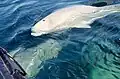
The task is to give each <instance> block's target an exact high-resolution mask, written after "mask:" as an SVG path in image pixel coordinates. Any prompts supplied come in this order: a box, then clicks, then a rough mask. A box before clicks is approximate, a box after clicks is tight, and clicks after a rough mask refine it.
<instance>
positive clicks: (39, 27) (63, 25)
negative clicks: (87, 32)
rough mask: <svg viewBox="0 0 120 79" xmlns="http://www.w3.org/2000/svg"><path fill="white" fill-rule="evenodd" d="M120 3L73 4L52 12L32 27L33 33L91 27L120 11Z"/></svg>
mask: <svg viewBox="0 0 120 79" xmlns="http://www.w3.org/2000/svg"><path fill="white" fill-rule="evenodd" d="M119 8H120V5H119V4H116V5H109V6H104V7H93V6H86V5H72V6H68V7H65V8H62V9H58V10H57V11H55V12H53V13H51V14H50V15H48V16H46V17H45V18H43V19H42V20H40V21H39V22H37V23H36V24H35V25H34V26H33V27H32V28H31V31H32V33H31V35H33V36H40V35H43V34H47V33H51V32H55V31H59V30H63V29H68V28H91V27H90V26H89V24H90V23H92V22H93V21H94V20H96V19H98V18H102V17H104V16H106V15H109V14H111V13H114V12H119V11H120V9H119Z"/></svg>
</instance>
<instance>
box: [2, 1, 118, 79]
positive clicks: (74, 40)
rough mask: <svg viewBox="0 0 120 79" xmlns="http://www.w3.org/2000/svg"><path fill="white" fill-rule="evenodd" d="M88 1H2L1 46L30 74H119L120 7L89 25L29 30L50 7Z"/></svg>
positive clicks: (79, 77) (38, 77) (36, 78)
mask: <svg viewBox="0 0 120 79" xmlns="http://www.w3.org/2000/svg"><path fill="white" fill-rule="evenodd" d="M86 1H87V0H82V1H80V0H4V1H0V38H1V39H0V46H2V47H4V48H5V49H7V50H8V51H9V52H10V54H11V55H13V57H14V58H15V59H16V60H17V61H18V62H19V63H20V64H21V65H22V67H23V68H24V69H25V70H26V72H27V73H28V75H27V76H28V77H29V78H31V79H120V13H119V12H118V13H113V14H110V15H108V16H106V17H104V18H101V19H97V20H96V21H94V22H93V23H91V27H92V28H91V29H71V30H65V31H62V32H58V33H54V34H48V35H43V36H40V37H33V36H31V35H30V33H31V31H30V28H31V27H32V26H33V25H34V24H35V23H36V22H37V21H39V20H40V19H42V18H43V17H45V16H47V15H48V14H50V13H51V12H52V11H54V10H56V9H58V8H61V7H65V6H68V5H71V4H88V3H87V2H86ZM115 3H117V2H115Z"/></svg>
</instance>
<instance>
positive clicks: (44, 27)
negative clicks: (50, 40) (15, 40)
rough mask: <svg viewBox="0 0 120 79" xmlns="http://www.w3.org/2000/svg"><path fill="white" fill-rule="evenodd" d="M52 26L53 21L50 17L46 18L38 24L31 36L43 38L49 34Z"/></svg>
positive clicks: (33, 28) (32, 30) (32, 29)
mask: <svg viewBox="0 0 120 79" xmlns="http://www.w3.org/2000/svg"><path fill="white" fill-rule="evenodd" d="M51 26H52V21H51V19H50V18H49V17H45V18H43V19H42V20H40V21H39V22H37V23H36V24H35V25H34V26H33V27H32V28H31V35H33V36H41V35H43V34H47V33H48V32H49V31H50V29H51V28H50V27H51Z"/></svg>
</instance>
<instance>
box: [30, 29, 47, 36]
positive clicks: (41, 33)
mask: <svg viewBox="0 0 120 79" xmlns="http://www.w3.org/2000/svg"><path fill="white" fill-rule="evenodd" d="M47 33H48V32H46V31H42V30H41V31H40V32H36V31H34V30H33V29H32V30H31V35H32V36H41V35H44V34H47Z"/></svg>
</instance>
